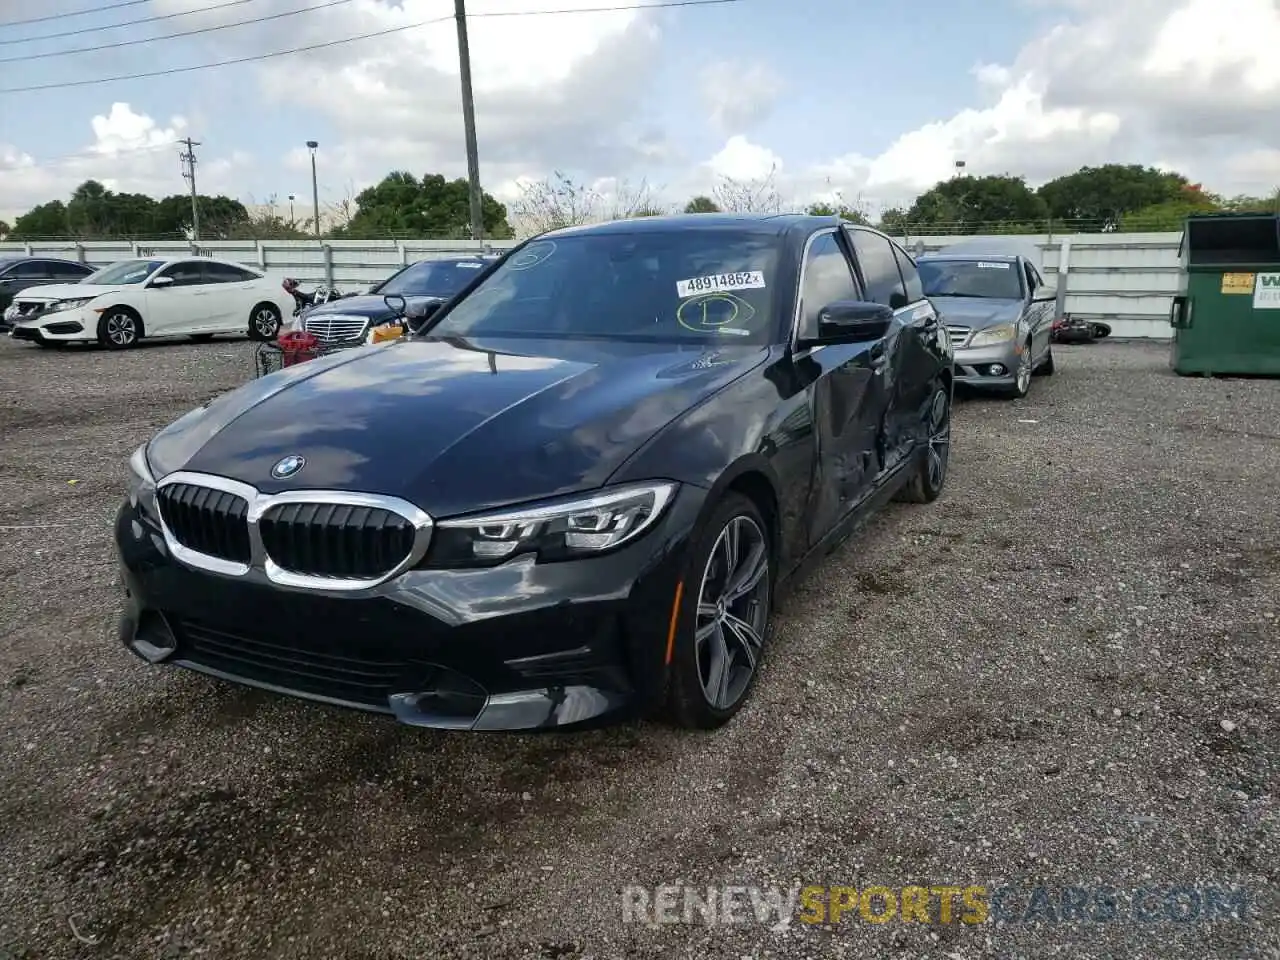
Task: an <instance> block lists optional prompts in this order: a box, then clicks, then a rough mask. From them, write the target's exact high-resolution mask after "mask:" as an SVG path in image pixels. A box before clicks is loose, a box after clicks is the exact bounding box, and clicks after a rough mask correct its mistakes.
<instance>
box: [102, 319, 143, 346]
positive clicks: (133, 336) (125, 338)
mask: <svg viewBox="0 0 1280 960" xmlns="http://www.w3.org/2000/svg"><path fill="white" fill-rule="evenodd" d="M107 339H108V340H110V341H111V342H112V343H114V344H115V345H116V346H117V347H127V346H129V344H131V343H133V341H135V340H137V339H138V325H137V324H136V323H135V322H134V320H133V317H131V316H129V315H128V314H127V313H113V314H111V316H109V317H107Z"/></svg>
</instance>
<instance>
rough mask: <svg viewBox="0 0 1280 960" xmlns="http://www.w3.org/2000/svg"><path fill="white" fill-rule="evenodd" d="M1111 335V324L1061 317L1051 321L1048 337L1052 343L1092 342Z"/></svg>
mask: <svg viewBox="0 0 1280 960" xmlns="http://www.w3.org/2000/svg"><path fill="white" fill-rule="evenodd" d="M1109 336H1111V325H1110V324H1106V323H1102V322H1101V321H1098V320H1077V319H1075V318H1074V317H1061V318H1059V319H1057V320H1055V321H1053V326H1052V327H1051V328H1050V339H1052V341H1053V342H1054V343H1094V342H1096V341H1098V340H1101V339H1103V338H1104V337H1109Z"/></svg>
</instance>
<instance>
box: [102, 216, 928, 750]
mask: <svg viewBox="0 0 1280 960" xmlns="http://www.w3.org/2000/svg"><path fill="white" fill-rule="evenodd" d="M951 370H952V366H951V361H950V352H949V346H948V342H947V338H946V334H945V331H944V330H942V329H941V328H940V326H939V320H938V316H937V313H936V312H935V310H934V308H933V307H932V306H931V305H930V303H929V301H928V300H927V299H925V298H924V296H923V294H922V293H921V287H920V279H919V277H918V275H917V273H916V268H915V265H914V263H913V261H912V259H911V258H910V257H909V256H908V255H907V254H906V252H905V251H903V250H902V249H901V248H900V247H899V246H897V245H896V244H895V243H894V242H893V241H892V240H890V238H888V237H886V236H884V235H883V234H880V233H877V232H875V231H873V230H868V229H863V228H861V227H855V226H852V225H850V224H847V223H843V222H841V221H839V220H836V219H834V218H822V217H805V216H780V217H748V216H728V215H724V216H722V215H707V214H702V215H696V216H687V217H669V218H652V219H644V220H636V221H621V222H614V223H607V224H600V225H593V226H587V227H577V228H570V229H566V230H560V231H556V232H553V233H549V234H544V235H542V236H540V237H538V238H536V239H534V240H531V241H528V242H526V243H524V244H522V245H520V246H518V247H516V248H515V249H513V250H512V251H511V252H510V253H508V254H507V255H506V256H505V257H504V258H503V259H502V260H501V261H500V262H499V263H498V264H496V265H495V266H494V267H493V268H492V269H490V270H487V271H485V272H484V273H483V275H482V276H478V277H477V279H476V280H474V281H472V282H471V283H470V284H469V285H468V286H467V287H465V288H464V289H463V290H462V292H461V293H460V294H459V295H458V296H457V297H455V298H453V299H452V300H450V301H449V302H448V303H446V304H445V305H444V306H443V307H441V308H440V309H438V310H437V311H436V312H435V314H434V315H432V316H431V317H430V318H429V319H428V320H427V322H426V323H425V324H423V325H422V326H421V327H420V328H419V329H418V330H417V332H416V333H414V334H413V335H411V336H409V337H407V338H405V339H404V340H402V341H400V342H397V343H395V344H392V345H387V346H380V347H377V348H370V349H367V350H351V351H341V352H339V353H337V354H334V355H331V356H328V357H325V358H322V359H319V360H314V361H312V362H310V363H307V364H303V365H300V366H296V367H291V368H288V369H286V370H284V371H282V372H280V373H276V374H273V375H271V376H268V377H265V378H262V379H259V380H256V381H253V382H252V383H249V384H247V385H245V386H243V387H241V388H239V389H238V390H235V391H233V392H231V393H229V394H226V395H224V396H222V397H220V398H218V399H216V400H214V401H213V402H211V403H209V404H208V405H207V406H204V407H200V408H197V409H195V410H192V411H191V412H190V413H188V414H187V415H185V416H183V417H181V418H180V419H178V420H177V421H175V422H174V423H173V424H171V425H170V426H169V427H167V428H166V429H164V430H162V431H161V432H160V433H159V434H157V435H156V436H155V437H154V438H153V439H152V440H151V441H150V442H149V443H147V444H145V445H144V446H143V447H141V448H139V449H138V450H137V451H136V452H135V453H134V455H133V457H132V460H131V463H130V471H131V477H132V479H131V489H130V491H129V496H128V499H127V501H126V502H125V503H124V504H123V505H122V507H121V509H120V512H119V516H118V520H117V524H116V541H117V545H118V549H119V553H120V558H121V561H122V569H123V576H124V581H125V587H126V591H127V602H126V609H125V612H124V615H123V617H122V619H121V626H120V634H121V640H122V641H123V643H124V644H125V645H126V646H127V647H128V648H130V649H131V650H133V651H134V652H135V653H137V654H138V655H139V656H141V657H142V658H143V659H145V660H147V661H149V662H151V663H170V664H176V665H179V666H183V667H187V668H190V669H194V670H198V671H202V672H204V673H206V674H212V675H214V676H217V677H221V678H225V679H228V680H233V681H239V682H242V683H247V684H251V685H255V686H258V687H263V688H266V689H269V690H274V691H278V692H281V693H287V694H293V695H296V696H301V697H308V698H312V699H316V700H321V701H326V702H330V703H335V704H342V705H346V706H351V707H358V708H363V709H367V710H373V711H381V712H384V713H389V714H392V715H394V716H395V717H396V718H398V719H399V720H401V721H404V722H406V723H410V724H417V725H421V726H427V727H436V728H446V729H462V730H500V729H502V730H513V729H533V728H547V727H563V726H567V725H571V724H576V723H580V722H583V721H587V720H591V719H594V718H600V717H604V716H605V715H613V714H615V713H622V712H624V711H626V712H632V711H641V712H643V713H644V714H646V715H650V716H658V717H661V718H665V719H666V720H668V721H670V722H673V723H675V724H678V725H681V726H688V727H702V728H707V727H714V726H717V725H719V724H722V723H724V722H725V721H726V720H728V719H729V718H730V717H732V716H733V715H734V713H735V712H736V711H737V710H738V709H739V708H740V707H741V706H742V704H743V702H744V700H745V699H746V697H747V695H748V692H749V690H750V689H751V686H752V682H753V680H754V678H755V676H756V673H757V670H758V668H759V665H760V663H761V658H762V657H763V656H764V655H765V653H766V651H767V649H768V636H769V629H768V628H769V619H770V614H771V611H772V609H773V605H774V599H775V597H776V595H777V593H778V589H779V587H780V586H781V584H782V583H783V582H784V581H785V580H786V579H787V578H789V577H791V576H792V575H794V574H795V573H797V571H799V570H800V569H802V567H804V566H805V565H806V561H808V560H810V559H815V558H818V557H820V556H822V555H823V554H825V553H826V552H828V551H829V550H830V548H831V547H832V546H834V545H835V544H837V543H838V542H840V541H841V540H843V539H844V538H845V537H846V536H847V535H848V534H849V533H850V532H851V531H852V530H853V529H854V528H855V527H856V526H857V525H858V524H859V522H860V521H861V520H863V519H864V518H865V517H866V516H867V515H868V514H869V513H870V512H871V511H874V510H875V509H876V508H877V507H879V506H881V505H882V504H884V503H885V502H886V501H888V500H889V499H892V498H894V497H897V498H899V499H904V500H909V501H914V502H929V501H932V500H934V499H935V498H936V497H937V496H938V494H939V492H940V491H941V490H942V486H943V483H944V480H945V478H946V470H947V462H948V452H949V448H950V440H951V426H950V424H951V400H952V384H951Z"/></svg>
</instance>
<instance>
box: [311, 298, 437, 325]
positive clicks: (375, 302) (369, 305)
mask: <svg viewBox="0 0 1280 960" xmlns="http://www.w3.org/2000/svg"><path fill="white" fill-rule="evenodd" d="M404 299H405V303H406V305H409V306H411V305H413V304H415V303H441V302H443V300H444V298H443V297H405V298H404ZM333 314H340V315H345V316H354V317H368V318H369V319H370V320H389V319H391V318H392V317H394V316H395V311H394V310H392V309H391V308H390V307H388V306H387V302H386V300H384V299H383V298H382V295H381V294H377V293H372V294H362V295H360V296H357V297H344V298H343V299H341V300H334V301H332V302H330V303H318V304H316V305H315V306H314V307H310V308H308V309H307V310H306V311H305V312H304V313H303V317H304V319H305V318H307V317H322V316H329V315H333Z"/></svg>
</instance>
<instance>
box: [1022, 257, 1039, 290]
mask: <svg viewBox="0 0 1280 960" xmlns="http://www.w3.org/2000/svg"><path fill="white" fill-rule="evenodd" d="M1022 272H1023V273H1024V274H1025V275H1026V278H1027V295H1028V296H1035V292H1036V288H1037V287H1039V286H1040V275H1039V274H1038V273H1036V268H1035V267H1033V266H1032V265H1031V263H1030V262H1029V261H1027V260H1023V261H1022Z"/></svg>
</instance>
